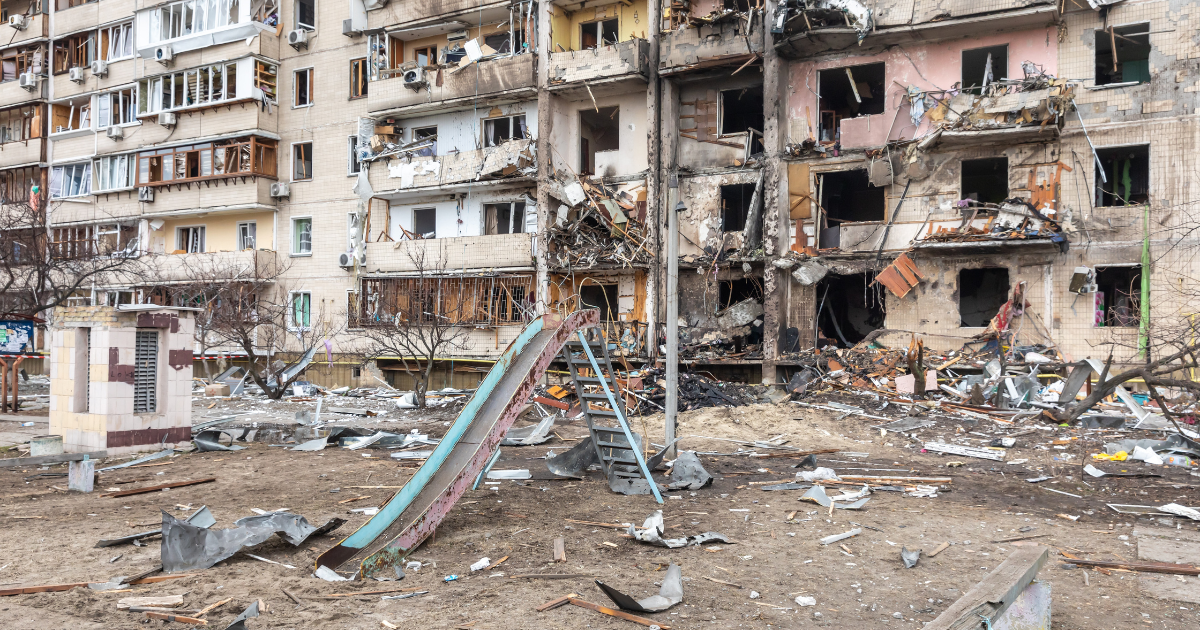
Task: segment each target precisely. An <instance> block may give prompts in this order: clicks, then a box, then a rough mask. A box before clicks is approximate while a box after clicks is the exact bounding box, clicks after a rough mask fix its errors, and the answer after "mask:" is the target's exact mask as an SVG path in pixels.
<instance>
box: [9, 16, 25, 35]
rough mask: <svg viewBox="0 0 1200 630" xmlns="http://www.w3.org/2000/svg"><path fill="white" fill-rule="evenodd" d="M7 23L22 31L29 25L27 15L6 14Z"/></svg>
mask: <svg viewBox="0 0 1200 630" xmlns="http://www.w3.org/2000/svg"><path fill="white" fill-rule="evenodd" d="M8 25H9V26H11V27H13V28H15V29H17V30H18V31H23V30H25V28H26V27H28V26H29V16H27V15H10V16H8Z"/></svg>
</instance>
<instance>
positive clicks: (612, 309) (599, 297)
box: [579, 282, 617, 322]
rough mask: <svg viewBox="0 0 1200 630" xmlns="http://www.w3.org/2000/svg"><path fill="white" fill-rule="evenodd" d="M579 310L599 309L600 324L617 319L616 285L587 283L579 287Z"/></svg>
mask: <svg viewBox="0 0 1200 630" xmlns="http://www.w3.org/2000/svg"><path fill="white" fill-rule="evenodd" d="M579 308H580V309H589V308H596V309H600V321H602V322H610V321H613V320H615V319H617V285H615V284H593V283H591V282H589V283H587V284H585V285H583V286H581V287H579Z"/></svg>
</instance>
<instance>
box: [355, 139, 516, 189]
mask: <svg viewBox="0 0 1200 630" xmlns="http://www.w3.org/2000/svg"><path fill="white" fill-rule="evenodd" d="M535 152H536V144H535V143H534V141H533V140H531V139H528V138H527V139H524V140H512V141H509V142H505V143H504V144H501V145H498V146H494V147H487V148H484V149H478V150H475V151H461V152H459V153H452V154H450V155H439V156H436V157H430V158H426V157H413V158H410V159H408V160H390V161H382V160H380V161H376V162H373V163H372V164H373V166H372V167H371V169H370V173H369V179H370V182H371V188H372V189H373V190H374V191H375V193H376V194H377V195H380V194H383V193H387V192H389V191H393V192H404V191H410V190H411V191H419V190H422V189H432V188H437V187H440V186H448V185H453V184H464V183H467V182H478V181H483V180H492V179H502V178H530V177H533V176H535V175H536V169H537V165H536V162H535V160H534V155H535Z"/></svg>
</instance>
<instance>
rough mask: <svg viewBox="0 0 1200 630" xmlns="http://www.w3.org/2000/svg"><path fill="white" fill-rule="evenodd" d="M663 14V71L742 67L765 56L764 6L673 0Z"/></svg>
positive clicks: (732, 1)
mask: <svg viewBox="0 0 1200 630" xmlns="http://www.w3.org/2000/svg"><path fill="white" fill-rule="evenodd" d="M705 10H708V13H704V11H705ZM662 15H663V23H662V37H661V38H660V40H659V74H660V75H672V74H678V73H681V72H690V71H695V70H702V69H705V68H715V67H722V66H730V65H732V66H733V67H742V66H748V65H750V64H752V63H754V62H756V61H758V60H760V59H761V58H762V52H763V33H764V31H765V29H764V26H763V10H762V9H760V8H751V6H750V3H749V2H747V1H746V0H723V1H719V2H695V3H692V2H688V1H686V0H673V1H671V2H669V3H666V6H664V7H663V14H662Z"/></svg>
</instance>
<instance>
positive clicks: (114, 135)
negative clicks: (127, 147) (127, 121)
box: [107, 125, 125, 140]
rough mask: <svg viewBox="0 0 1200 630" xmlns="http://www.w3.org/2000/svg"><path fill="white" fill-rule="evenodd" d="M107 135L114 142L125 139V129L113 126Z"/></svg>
mask: <svg viewBox="0 0 1200 630" xmlns="http://www.w3.org/2000/svg"><path fill="white" fill-rule="evenodd" d="M107 135H108V137H109V138H111V139H113V140H120V139H121V138H124V137H125V129H124V128H123V127H117V126H115V125H114V126H112V127H109V128H108V132H107Z"/></svg>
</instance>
